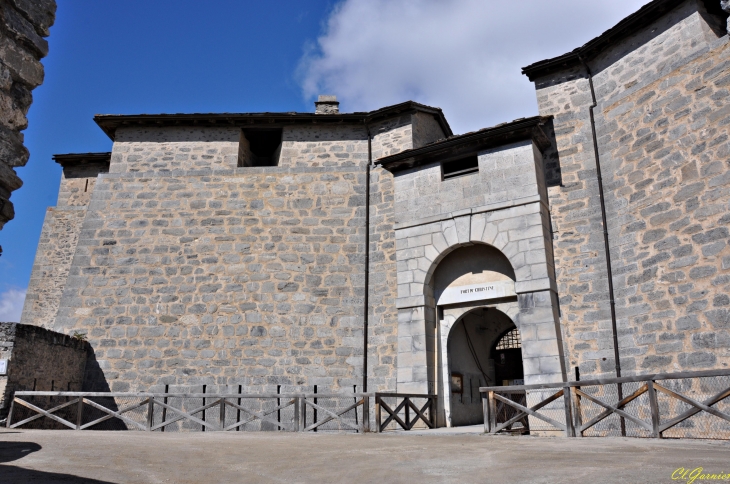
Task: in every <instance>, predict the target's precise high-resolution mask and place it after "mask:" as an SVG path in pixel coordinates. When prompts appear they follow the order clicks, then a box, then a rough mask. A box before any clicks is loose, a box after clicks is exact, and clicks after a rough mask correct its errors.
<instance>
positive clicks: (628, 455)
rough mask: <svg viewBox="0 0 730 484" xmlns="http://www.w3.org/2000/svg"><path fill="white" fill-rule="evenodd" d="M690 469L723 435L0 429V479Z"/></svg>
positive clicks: (519, 475)
mask: <svg viewBox="0 0 730 484" xmlns="http://www.w3.org/2000/svg"><path fill="white" fill-rule="evenodd" d="M679 468H685V469H687V470H689V471H690V472H688V473H687V474H685V477H684V478H682V473H681V472H679V473H677V472H676V470H677V469H679ZM697 468H702V469H703V470H702V471H701V472H702V473H703V474H708V473H714V474H721V473H723V474H730V442H718V441H696V440H694V441H692V440H683V441H680V440H658V439H635V438H571V439H568V438H561V437H552V438H551V437H529V436H521V437H512V436H490V435H483V434H478V433H469V432H460V433H443V432H441V433H437V432H433V433H428V432H417V433H408V432H397V433H396V432H393V433H384V434H364V435H357V434H326V433H317V434H315V433H307V434H296V433H284V432H256V433H254V432H251V433H243V432H240V433H239V432H226V433H221V432H205V433H202V432H196V433H157V432H156V433H146V432H134V431H130V432H113V431H106V432H94V431H70V430H69V431H64V430H21V431H19V430H5V429H2V430H0V483H26V482H30V483H56V482H58V483H99V484H101V483H229V482H231V483H238V482H242V483H259V482H267V483H268V482H286V483H299V482H302V483H309V482H326V483H329V482H333V483H341V482H348V483H370V482H377V483H401V482H402V483H419V484H421V483H431V482H434V483H442V482H446V483H450V482H458V483H470V482H477V483H502V482H505V483H506V482H509V483H513V482H519V483H523V482H528V483H578V482H580V483H589V484H599V483H623V482H626V483H644V482H650V483H653V482H666V483H669V482H692V480H691V479H692V478H691V475H692V471H693V470H694V469H697ZM694 472H695V473H696V472H697V471H694ZM673 474H674V475H673ZM673 477H674V478H673ZM726 480H727V481H730V475H728V476H727V478H726ZM707 481H708V480H707V479H700V478H699V476H698V477H697V478H696V479H695V481H694V482H697V483H699V482H707ZM714 482H717V480H714ZM720 482H722V481H720Z"/></svg>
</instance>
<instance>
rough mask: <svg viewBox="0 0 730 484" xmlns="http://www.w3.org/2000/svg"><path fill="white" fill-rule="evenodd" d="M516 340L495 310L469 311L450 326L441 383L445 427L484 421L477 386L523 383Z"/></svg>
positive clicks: (514, 329) (503, 316) (508, 322)
mask: <svg viewBox="0 0 730 484" xmlns="http://www.w3.org/2000/svg"><path fill="white" fill-rule="evenodd" d="M520 341H521V338H520V335H519V330H518V329H517V327H516V326H515V324H514V322H513V321H512V319H511V318H510V317H509V316H508V315H507V314H505V313H503V312H502V311H500V310H498V309H495V308H487V307H479V308H475V309H471V310H469V311H468V312H466V313H465V314H463V316H461V317H460V318H459V319H458V320H457V321H456V322H455V323H454V324H453V325H452V326H451V328H450V330H449V331H448V338H447V344H446V355H445V358H444V360H445V363H446V364H445V365H444V366H445V367H446V368H444V369H445V370H446V369H448V370H447V371H446V372H445V373H446V375H445V377H444V380H443V381H444V386H443V388H444V407H445V408H444V410H445V414H446V415H445V416H446V420H447V425H449V426H451V427H456V426H460V425H476V424H481V423H483V422H484V417H483V411H482V401H481V396H480V394H479V387H480V386H502V385H513V384H520V383H523V381H524V380H523V379H524V370H523V366H522V349H521V344H520Z"/></svg>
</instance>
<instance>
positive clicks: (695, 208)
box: [598, 38, 730, 372]
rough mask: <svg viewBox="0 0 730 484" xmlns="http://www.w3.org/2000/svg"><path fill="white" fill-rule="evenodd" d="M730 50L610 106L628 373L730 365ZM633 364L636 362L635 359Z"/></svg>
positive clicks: (606, 152)
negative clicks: (629, 371) (632, 370)
mask: <svg viewBox="0 0 730 484" xmlns="http://www.w3.org/2000/svg"><path fill="white" fill-rule="evenodd" d="M728 88H730V44H729V43H728V42H727V38H725V41H724V42H723V43H722V45H720V46H719V47H717V48H715V49H713V50H711V51H710V52H708V53H706V54H704V55H702V56H700V57H698V58H697V59H695V60H693V61H692V62H689V63H688V64H686V65H685V66H683V67H680V68H679V69H677V70H676V71H673V72H672V73H671V74H669V75H667V76H664V77H662V78H661V79H657V80H655V81H654V82H652V83H649V84H648V85H646V86H644V87H643V88H642V89H639V90H637V91H636V92H634V93H632V94H631V95H629V96H626V97H624V98H622V99H621V100H620V101H619V102H615V103H612V104H608V105H605V104H604V105H603V106H602V111H603V112H602V114H603V116H602V117H603V122H602V123H601V125H599V128H598V133H599V136H600V138H599V143H600V148H601V161H602V163H604V164H605V167H606V168H605V170H606V176H605V183H606V186H607V187H609V188H610V193H609V197H607V200H608V201H609V203H610V204H611V206H612V207H613V210H612V213H611V216H610V218H609V220H608V226H609V233H610V243H611V251H612V253H614V255H613V261H612V262H613V266H614V273H615V275H614V284H615V289H616V293H617V300H616V306H617V316H618V318H619V320H620V321H621V323H622V325H625V327H626V329H625V331H624V332H623V333H622V337H621V340H620V341H619V348H620V350H621V358H622V366H623V365H627V366H628V369H633V368H635V369H636V371H638V372H648V371H660V370H662V371H669V370H673V371H686V370H694V369H702V368H716V367H723V366H727V365H728V364H729V363H730V332H728V330H730V297H729V296H728V294H730V248H728V242H730V232H728V226H730V215H728V214H729V213H730V212H729V209H730V163H728V160H730V104H728V98H730V92H729V91H728ZM624 355H625V356H624Z"/></svg>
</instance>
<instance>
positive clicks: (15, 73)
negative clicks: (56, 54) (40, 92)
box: [0, 0, 56, 229]
mask: <svg viewBox="0 0 730 484" xmlns="http://www.w3.org/2000/svg"><path fill="white" fill-rule="evenodd" d="M55 15H56V2H55V1H54V0H3V1H2V2H0V229H2V227H3V225H5V223H6V222H8V221H9V220H11V219H12V218H13V217H14V216H15V211H14V209H13V204H12V202H10V201H9V198H10V194H11V192H12V191H13V190H17V189H18V188H20V186H21V185H22V182H21V181H20V178H18V176H17V175H16V173H15V170H14V168H17V167H20V166H25V164H26V162H27V161H28V156H29V153H28V150H27V149H26V148H25V146H23V134H22V133H21V131H22V130H24V129H25V128H27V127H28V120H27V119H26V115H27V114H28V109H29V108H30V104H31V102H32V101H33V96H32V95H31V91H32V90H33V89H34V88H36V87H38V86H39V85H40V84H41V83H42V82H43V65H42V64H41V63H40V59H42V58H43V57H45V56H46V54H48V42H46V40H45V39H44V38H43V37H48V35H49V33H50V32H49V28H50V27H51V25H53V22H54V20H55Z"/></svg>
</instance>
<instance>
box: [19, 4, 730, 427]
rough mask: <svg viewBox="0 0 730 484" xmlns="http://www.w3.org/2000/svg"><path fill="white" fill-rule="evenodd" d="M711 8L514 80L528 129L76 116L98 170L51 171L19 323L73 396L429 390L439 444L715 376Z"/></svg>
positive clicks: (721, 286) (721, 242)
mask: <svg viewBox="0 0 730 484" xmlns="http://www.w3.org/2000/svg"><path fill="white" fill-rule="evenodd" d="M721 7H722V5H721V3H720V2H719V1H716V0H707V1H700V0H655V1H653V2H651V3H649V4H648V5H647V6H645V7H644V8H642V9H641V10H639V11H638V12H636V13H635V14H633V15H631V16H629V17H628V18H626V19H624V20H623V21H622V22H621V23H619V24H618V25H617V26H616V27H614V28H613V29H611V30H609V31H607V32H605V33H604V34H602V35H601V36H599V37H597V38H596V39H594V40H592V41H591V42H589V43H588V44H586V45H585V46H583V47H580V48H578V49H576V50H575V51H573V52H571V53H568V54H565V55H563V56H560V57H557V58H555V59H548V60H545V61H541V62H538V63H536V64H533V65H531V66H528V67H526V68H524V73H525V74H527V75H528V76H529V77H530V79H531V80H533V81H534V82H535V85H536V89H537V98H538V105H539V109H540V115H539V116H535V117H532V118H526V119H519V120H515V121H513V122H510V123H504V124H501V125H498V126H495V127H492V128H486V129H483V130H480V131H477V132H473V133H466V134H463V135H458V136H454V135H453V133H452V132H451V130H450V128H449V125H448V123H447V122H446V119H445V118H444V116H443V114H442V112H441V110H439V109H437V108H431V107H428V106H423V105H421V104H417V103H414V102H406V103H402V104H399V105H395V106H390V107H386V108H383V109H379V110H376V111H372V112H368V113H340V111H339V105H338V103H337V100H336V98H335V97H334V96H321V97H320V99H319V100H318V101H317V103H316V112H315V113H244V114H189V115H180V114H176V115H165V114H161V115H133V116H130V115H123V116H116V115H100V116H97V117H96V118H95V119H96V122H97V124H98V125H99V126H100V127H101V128H102V129H103V130H104V131H105V132H106V133H107V134H108V135H109V137H110V138H111V139H112V140H113V142H114V144H113V147H112V151H111V153H97V154H72V155H57V156H56V158H55V159H56V161H57V162H59V163H61V164H62V165H63V167H64V177H63V179H62V181H61V192H60V194H59V203H58V205H57V206H56V207H54V208H51V209H49V212H48V214H47V217H46V222H45V224H44V229H43V235H42V238H41V243H40V245H39V251H38V255H37V257H36V264H35V266H34V269H33V275H32V281H31V286H30V287H29V290H28V297H27V299H26V304H25V307H24V311H23V319H22V321H23V322H24V323H27V324H34V325H38V326H43V327H46V328H53V329H55V330H57V331H60V332H63V333H67V334H69V333H71V332H83V333H85V334H87V336H88V339H89V342H90V343H91V345H92V347H93V348H94V358H90V359H89V364H88V365H87V375H92V376H90V377H87V381H86V383H85V386H86V388H87V389H107V388H109V389H111V390H115V391H126V390H161V389H163V388H164V387H165V385H169V388H170V389H171V390H188V389H191V390H199V386H200V385H203V384H205V385H208V388H210V389H211V390H214V389H218V390H225V389H226V387H227V386H230V385H236V386H237V385H242V386H243V388H244V390H245V391H275V390H276V389H277V388H281V390H282V391H297V390H303V389H311V387H312V386H313V385H318V386H320V387H326V388H327V389H328V390H333V391H337V390H346V391H349V390H351V389H352V388H353V387H356V388H357V389H358V390H362V389H367V390H369V391H374V390H397V391H401V392H418V393H425V392H429V393H436V394H438V395H439V399H440V402H439V404H440V414H441V416H442V418H445V420H446V422H447V423H449V422H452V423H469V422H471V421H472V420H474V419H478V418H480V417H481V414H480V413H479V410H478V408H479V407H478V406H479V398H478V397H475V396H474V389H475V388H478V387H479V386H480V385H481V386H483V385H485V384H491V385H493V384H505V383H507V384H509V383H514V382H516V381H526V382H527V383H535V382H554V381H564V380H567V379H573V378H575V377H576V376H577V375H576V373H578V374H580V376H582V377H583V378H585V377H588V376H600V375H610V376H613V375H615V374H617V373H619V372H622V373H623V375H627V374H635V373H642V372H650V371H657V370H677V371H680V370H691V369H697V368H714V367H717V368H722V367H724V366H726V365H727V364H728V363H730V333H728V330H729V329H730V319H729V318H730V300H728V296H727V294H728V292H729V290H730V272H729V271H730V249H728V240H730V234H729V233H728V230H727V227H726V226H727V222H728V218H727V211H728V207H730V192H729V191H728V189H729V188H728V186H729V185H730V178H729V177H728V173H730V165H729V164H728V162H727V159H728V154H730V138H729V136H730V133H728V129H730V128H728V126H729V125H730V117H729V116H730V111H728V103H727V99H728V87H727V86H728V79H730V77H729V76H730V73H729V72H728V66H730V61H728V52H729V50H728V49H729V48H728V35H727V30H726V25H727V18H728V15H727V12H726V11H724V10H723V9H722V8H721ZM508 336H509V337H508ZM514 355H517V359H516V360H514V359H513V357H514ZM477 393H478V392H477Z"/></svg>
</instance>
